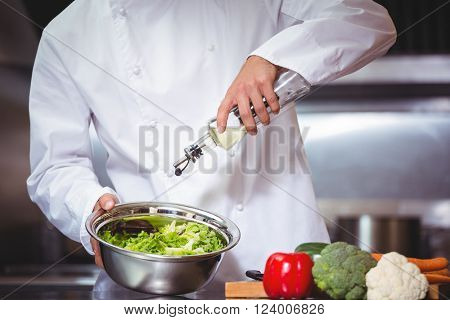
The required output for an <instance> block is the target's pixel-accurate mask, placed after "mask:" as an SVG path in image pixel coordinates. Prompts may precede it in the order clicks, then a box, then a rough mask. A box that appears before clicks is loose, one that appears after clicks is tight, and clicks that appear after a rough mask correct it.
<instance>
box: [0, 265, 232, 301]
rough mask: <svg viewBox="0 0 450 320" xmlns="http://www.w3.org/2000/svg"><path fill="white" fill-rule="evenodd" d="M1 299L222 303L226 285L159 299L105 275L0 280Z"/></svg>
mask: <svg viewBox="0 0 450 320" xmlns="http://www.w3.org/2000/svg"><path fill="white" fill-rule="evenodd" d="M0 299H13V300H49V299H51V300H76V299H79V300H133V299H139V300H143V299H152V300H153V299H163V300H184V299H188V300H192V299H198V300H221V299H225V291H224V284H223V283H217V282H214V281H213V282H212V283H211V284H209V285H207V286H206V287H205V288H203V289H201V290H199V291H197V292H194V293H189V294H186V295H179V296H158V295H151V294H144V293H139V292H136V291H132V290H129V289H126V288H124V287H122V286H119V285H118V284H116V283H115V282H113V281H112V280H111V279H110V278H109V277H108V275H106V273H105V272H104V271H102V272H100V273H98V272H96V273H95V274H91V275H90V276H88V275H86V274H85V275H84V276H83V277H80V276H67V275H66V276H47V277H45V278H44V277H38V278H35V279H33V278H31V277H17V276H16V277H0Z"/></svg>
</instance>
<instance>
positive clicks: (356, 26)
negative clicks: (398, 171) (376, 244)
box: [27, 0, 395, 279]
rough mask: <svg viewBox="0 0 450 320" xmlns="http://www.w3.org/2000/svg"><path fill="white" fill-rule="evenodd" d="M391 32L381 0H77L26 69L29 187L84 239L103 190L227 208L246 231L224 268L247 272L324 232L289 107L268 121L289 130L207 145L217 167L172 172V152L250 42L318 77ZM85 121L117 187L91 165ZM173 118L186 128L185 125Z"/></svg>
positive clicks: (255, 51) (334, 74) (353, 61)
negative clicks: (280, 135)
mask: <svg viewBox="0 0 450 320" xmlns="http://www.w3.org/2000/svg"><path fill="white" fill-rule="evenodd" d="M394 41H395V28H394V26H393V23H392V21H391V19H390V17H389V15H388V13H387V12H386V10H385V9H384V8H383V7H381V6H380V5H378V4H376V3H374V2H372V1H369V0H303V1H295V0H273V1H269V0H266V1H264V0H246V1H240V0H220V1H219V0H217V1H213V0H191V1H177V0H153V1H145V0H133V1H130V0H128V1H125V0H110V1H107V0H96V1H89V0H76V1H74V2H73V3H72V4H71V5H70V6H69V7H68V8H67V9H66V10H64V11H63V12H62V13H61V14H60V15H59V16H57V17H56V18H55V19H54V20H53V21H52V22H51V23H50V24H49V25H48V26H47V27H46V28H45V31H44V33H43V35H42V39H41V41H40V45H39V49H38V53H37V57H36V61H35V65H34V69H33V76H32V84H31V93H30V121H31V152H30V154H31V156H30V157H31V171H32V172H31V175H30V177H29V179H28V181H27V185H28V191H29V194H30V196H31V198H32V200H33V201H34V202H36V203H37V204H38V205H39V207H40V208H41V210H42V211H43V212H44V213H45V215H46V216H47V217H48V219H49V220H50V221H51V222H52V223H53V224H54V225H55V226H56V227H57V228H58V229H59V230H61V231H62V232H63V233H64V234H65V235H67V236H68V237H69V238H71V239H73V240H76V241H80V242H82V243H83V245H84V246H85V247H86V249H87V250H88V251H89V252H91V248H90V244H89V235H88V234H87V232H86V230H85V227H84V222H85V219H86V217H87V215H89V214H90V213H91V212H92V209H93V207H94V204H95V202H96V201H97V199H98V198H99V197H100V196H101V195H102V194H104V193H107V192H109V193H114V194H117V196H118V198H119V199H120V200H121V201H122V202H131V201H169V202H175V203H182V204H187V205H192V206H195V207H199V208H201V209H204V210H208V211H212V212H215V213H218V214H221V215H224V216H227V217H229V218H230V219H231V220H232V221H234V222H235V223H236V224H237V225H238V227H239V228H240V230H241V233H242V237H241V240H240V243H239V244H238V246H237V247H236V248H234V249H233V250H232V251H231V252H230V253H228V254H227V255H226V257H225V259H224V262H223V263H222V267H221V269H220V272H219V275H218V277H219V278H221V279H238V278H242V277H243V276H244V271H245V270H247V269H262V268H263V267H264V262H265V260H266V258H267V257H268V255H269V254H271V253H273V252H275V251H292V250H293V249H294V248H295V246H296V245H298V244H299V243H302V242H308V241H325V242H326V241H329V238H328V234H327V231H326V227H325V224H324V222H323V219H322V217H321V216H320V214H319V211H318V209H317V206H316V202H315V197H314V192H313V188H312V183H311V176H310V173H309V172H308V170H307V162H306V156H305V154H304V152H303V149H302V145H303V144H302V138H301V135H300V132H299V127H298V123H297V117H296V112H295V108H287V109H288V110H286V111H285V112H282V113H281V114H280V115H278V116H277V117H276V118H274V119H273V120H272V124H271V126H277V127H278V128H282V130H284V131H285V133H286V137H288V138H289V141H288V143H279V142H276V141H275V142H273V143H270V142H268V138H267V134H266V131H267V130H268V129H267V128H269V127H270V126H269V127H265V129H262V130H259V133H258V135H257V136H256V137H250V136H247V137H246V138H244V140H243V141H242V143H240V144H239V145H237V146H236V147H234V148H233V149H232V150H231V151H228V152H226V151H225V150H221V149H217V148H216V149H215V150H214V152H212V153H211V154H208V155H205V156H204V157H203V159H205V160H203V165H204V166H208V165H216V169H215V170H212V171H208V170H205V169H198V168H197V169H194V170H191V171H190V172H187V173H186V174H184V175H183V176H182V177H176V176H174V175H173V173H172V170H171V169H172V168H171V167H172V163H173V162H174V161H175V160H178V158H179V157H180V156H181V155H182V153H181V151H182V149H183V148H184V147H185V146H187V145H188V144H189V143H192V141H193V140H195V139H196V138H198V136H199V128H202V127H204V125H205V122H206V120H207V119H208V118H210V117H212V116H214V115H215V114H216V112H217V108H218V106H219V103H220V101H221V100H222V98H223V97H224V95H225V93H226V90H227V88H228V87H229V86H230V84H231V82H232V81H233V79H234V78H235V76H236V75H237V73H238V71H239V68H240V67H241V65H242V64H243V63H244V61H245V60H246V58H247V57H248V56H249V55H258V56H261V57H263V58H264V59H266V60H268V61H270V62H272V63H274V64H276V65H279V66H282V67H285V68H288V69H292V70H294V71H296V72H298V73H299V74H301V75H302V76H303V77H304V78H305V79H306V80H308V81H309V82H310V83H311V84H313V85H318V84H322V83H325V82H327V81H330V80H333V79H336V78H338V77H341V76H343V75H346V74H348V73H350V72H353V71H355V70H357V69H358V68H361V67H362V66H364V65H365V64H367V63H368V62H370V61H371V60H373V59H374V58H376V57H377V56H380V55H382V54H384V53H385V52H386V50H387V49H388V48H389V47H390V46H391V45H392V44H393V42H394ZM91 124H92V125H94V126H95V129H96V132H97V134H98V137H99V139H100V141H101V143H102V144H103V145H104V147H105V148H106V151H107V153H108V160H107V163H106V169H107V172H108V175H109V177H110V179H111V181H112V183H113V188H109V187H104V186H101V185H100V184H99V182H98V179H97V177H96V175H95V173H94V171H93V167H92V159H91V158H92V154H91V143H90V136H89V130H88V129H89V127H90V125H91ZM180 127H181V128H183V130H184V131H183V130H181V131H183V132H187V131H186V130H191V131H189V132H188V134H181V136H180V135H178V134H177V132H178V131H180V130H179V129H180ZM177 130H178V131H177ZM288 131H289V132H290V134H289V135H287V132H288ZM269 140H270V139H269ZM149 145H151V146H150V147H149ZM149 149H151V150H153V151H148V150H149ZM143 150H144V151H145V152H143ZM278 159H285V160H284V164H285V166H284V167H282V169H283V168H284V169H283V170H282V171H281V172H280V171H278V172H273V171H271V170H268V169H267V168H266V167H265V166H264V165H261V164H264V163H266V162H267V161H271V160H274V161H278ZM286 159H288V160H286ZM286 163H287V164H289V166H287V165H286ZM288 167H289V168H288ZM230 168H232V170H231V171H230V170H229V169H230ZM245 168H246V170H244V169H245ZM249 168H250V169H249ZM252 168H253V169H254V170H253V171H252V170H251V169H252Z"/></svg>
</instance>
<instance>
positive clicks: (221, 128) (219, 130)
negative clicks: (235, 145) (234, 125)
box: [217, 126, 225, 133]
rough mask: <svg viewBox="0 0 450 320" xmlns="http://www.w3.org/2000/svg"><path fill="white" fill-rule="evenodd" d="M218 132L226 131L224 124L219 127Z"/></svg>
mask: <svg viewBox="0 0 450 320" xmlns="http://www.w3.org/2000/svg"><path fill="white" fill-rule="evenodd" d="M217 132H219V133H224V132H225V128H224V127H222V126H219V127H217Z"/></svg>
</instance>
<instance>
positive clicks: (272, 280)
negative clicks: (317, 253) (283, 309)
mask: <svg viewBox="0 0 450 320" xmlns="http://www.w3.org/2000/svg"><path fill="white" fill-rule="evenodd" d="M312 267H313V262H312V260H311V258H310V257H309V255H308V254H306V253H303V252H298V253H281V252H277V253H274V254H272V255H271V256H270V257H269V259H267V262H266V268H265V271H264V276H263V285H264V290H265V291H266V293H267V295H268V296H269V298H271V299H301V298H306V297H307V296H308V295H309V294H310V292H311V289H312V284H313V278H312Z"/></svg>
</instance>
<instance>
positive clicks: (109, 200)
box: [91, 193, 118, 268]
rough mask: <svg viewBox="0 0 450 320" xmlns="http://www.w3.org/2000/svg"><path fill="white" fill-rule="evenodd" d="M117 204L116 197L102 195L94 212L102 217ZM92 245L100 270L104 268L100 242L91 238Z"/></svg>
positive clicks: (107, 194) (108, 194)
mask: <svg viewBox="0 0 450 320" xmlns="http://www.w3.org/2000/svg"><path fill="white" fill-rule="evenodd" d="M117 202H118V200H117V198H116V197H115V196H114V195H112V194H110V193H106V194H104V195H102V196H101V197H100V199H98V201H97V203H96V204H95V207H94V211H93V212H97V214H98V215H102V214H103V213H105V211H107V210H111V209H112V208H114V206H115V205H116V203H117ZM91 245H92V250H94V254H95V264H96V265H97V266H98V267H100V268H104V266H103V261H102V256H101V255H100V246H99V244H98V241H97V240H95V239H94V238H92V237H91Z"/></svg>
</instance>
